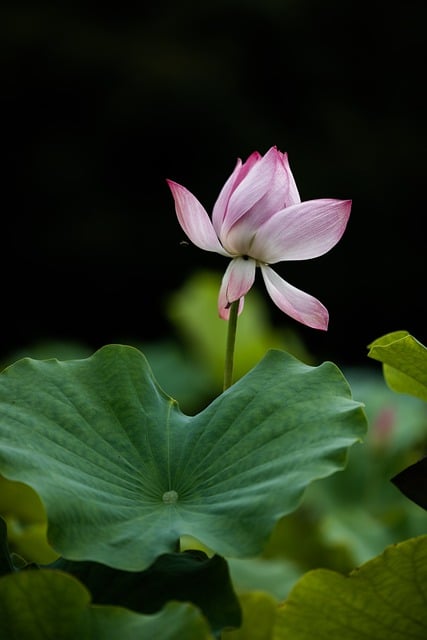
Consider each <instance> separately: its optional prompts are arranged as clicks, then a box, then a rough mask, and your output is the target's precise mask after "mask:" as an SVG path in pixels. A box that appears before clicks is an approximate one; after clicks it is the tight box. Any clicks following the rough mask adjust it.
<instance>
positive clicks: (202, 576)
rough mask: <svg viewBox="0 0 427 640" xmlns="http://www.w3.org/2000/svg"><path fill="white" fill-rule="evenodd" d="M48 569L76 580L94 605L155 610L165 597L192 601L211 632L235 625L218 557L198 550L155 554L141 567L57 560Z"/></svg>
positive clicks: (235, 605) (235, 606)
mask: <svg viewBox="0 0 427 640" xmlns="http://www.w3.org/2000/svg"><path fill="white" fill-rule="evenodd" d="M50 568H55V569H61V570H62V571H65V572H66V573H70V574H72V575H73V576H74V577H76V578H78V580H80V582H82V583H83V584H84V585H85V586H86V587H87V588H88V589H89V591H90V593H91V594H92V600H93V603H94V604H110V605H119V606H122V607H126V608H127V609H133V610H134V611H138V612H139V613H155V612H156V611H159V610H160V609H162V608H163V607H164V606H165V605H166V604H167V603H168V602H169V601H170V600H178V601H180V602H192V603H193V604H195V605H196V606H197V607H198V608H199V609H200V610H201V611H202V613H203V615H204V616H205V618H206V619H207V620H208V621H209V623H210V626H211V629H212V631H213V632H214V633H218V632H220V631H221V630H222V629H224V628H227V627H228V628H233V627H238V626H239V625H240V624H241V610H240V605H239V601H238V600H237V597H236V595H235V593H234V590H233V587H232V585H231V581H230V576H229V571H228V566H227V563H226V561H225V560H224V558H221V557H220V556H213V557H212V558H208V557H207V556H206V554H205V553H203V552H201V551H186V552H185V553H168V554H164V555H162V556H159V557H158V558H157V560H156V561H155V562H154V563H153V564H152V565H151V567H149V568H148V569H146V570H145V571H121V570H119V569H113V568H111V567H107V566H105V565H101V564H99V563H96V562H74V561H72V560H64V559H63V558H60V559H59V560H57V561H56V562H55V563H54V564H53V565H51V566H50Z"/></svg>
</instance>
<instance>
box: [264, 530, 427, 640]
mask: <svg viewBox="0 0 427 640" xmlns="http://www.w3.org/2000/svg"><path fill="white" fill-rule="evenodd" d="M426 602H427V536H420V537H418V538H411V539H410V540H406V541H405V542H401V543H399V544H396V545H393V546H390V547H387V549H386V550H385V551H384V553H383V554H381V555H380V556H378V557H376V558H374V559H373V560H370V561H369V562H367V563H366V564H364V565H362V566H361V567H360V568H359V569H357V570H355V571H353V572H352V573H351V574H350V575H349V577H344V576H343V575H341V574H339V573H334V572H333V571H329V570H326V569H317V570H314V571H310V572H309V573H307V574H305V575H304V576H303V577H302V578H301V579H300V580H299V581H298V582H297V584H296V585H295V587H294V588H293V589H292V591H291V593H290V595H289V597H288V600H287V601H286V602H285V604H284V605H283V606H282V607H281V609H280V611H279V614H278V621H277V626H276V630H275V633H274V635H273V638H274V640H282V639H283V640H284V639H285V638H286V639H287V638H292V640H312V639H313V638H316V640H331V638H334V639H335V638H339V639H340V640H360V639H361V638H363V639H364V640H408V639H409V638H411V640H425V638H426V637H427V606H426Z"/></svg>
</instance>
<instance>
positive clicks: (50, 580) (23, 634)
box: [0, 569, 213, 640]
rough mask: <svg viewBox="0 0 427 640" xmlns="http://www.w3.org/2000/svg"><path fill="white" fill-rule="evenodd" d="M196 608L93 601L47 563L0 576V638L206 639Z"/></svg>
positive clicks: (68, 578)
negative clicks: (152, 609) (131, 607)
mask: <svg viewBox="0 0 427 640" xmlns="http://www.w3.org/2000/svg"><path fill="white" fill-rule="evenodd" d="M212 637H213V636H212V635H211V633H210V631H209V627H208V625H207V622H206V621H205V620H204V618H203V617H202V615H201V613H200V612H199V611H198V610H197V609H196V608H195V607H193V605H191V604H188V603H185V604H183V603H179V604H178V603H176V602H174V603H170V604H168V605H167V606H166V607H165V608H164V609H163V610H162V611H160V612H158V613H156V614H154V615H151V616H147V615H142V614H139V613H135V612H133V611H128V610H127V609H123V608H121V607H107V606H99V605H98V606H93V605H91V603H90V594H89V592H88V591H87V589H86V588H85V587H84V586H83V585H82V584H81V583H80V582H79V581H78V580H76V579H75V578H74V577H72V576H70V575H68V574H66V573H62V572H61V571H54V570H49V569H42V570H40V571H21V572H18V573H15V574H11V575H8V576H4V577H2V578H0V638H4V639H5V640H6V638H7V639H9V638H17V639H18V638H19V640H59V639H60V640H76V639H77V638H78V640H117V638H120V640H135V639H136V638H141V640H142V639H144V638H147V639H148V638H150V639H151V638H161V639H162V640H182V638H185V639H186V640H208V639H210V638H212Z"/></svg>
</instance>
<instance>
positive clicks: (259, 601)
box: [221, 591, 278, 640]
mask: <svg viewBox="0 0 427 640" xmlns="http://www.w3.org/2000/svg"><path fill="white" fill-rule="evenodd" d="M241 604H242V609H243V624H242V626H241V627H240V628H239V629H235V630H234V629H233V630H231V631H224V632H223V634H222V636H221V640H271V638H272V633H273V628H274V623H275V621H276V616H277V610H278V609H277V601H276V600H275V598H274V597H273V596H271V595H270V594H268V593H263V592H262V591H251V592H249V593H244V594H242V596H241Z"/></svg>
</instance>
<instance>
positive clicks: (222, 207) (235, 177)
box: [212, 151, 261, 237]
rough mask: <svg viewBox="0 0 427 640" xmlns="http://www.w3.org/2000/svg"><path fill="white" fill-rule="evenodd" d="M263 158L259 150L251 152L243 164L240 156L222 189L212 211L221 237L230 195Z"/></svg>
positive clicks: (216, 229)
mask: <svg viewBox="0 0 427 640" xmlns="http://www.w3.org/2000/svg"><path fill="white" fill-rule="evenodd" d="M260 158H261V154H260V153H258V151H254V152H253V153H251V155H250V156H249V158H248V159H247V160H246V161H245V162H244V163H243V164H242V161H241V159H240V158H238V160H237V163H236V166H235V168H234V171H233V173H232V174H231V176H230V177H229V178H228V180H227V182H226V183H225V185H224V186H223V188H222V189H221V192H220V194H219V196H218V198H217V200H216V202H215V204H214V208H213V212H212V224H213V226H214V229H215V231H216V232H217V235H218V237H219V235H220V232H221V226H222V223H223V221H224V217H225V215H226V213H227V208H228V202H229V200H230V196H231V194H232V193H233V191H234V190H235V189H236V187H237V186H238V185H239V184H240V183H241V181H242V180H243V178H245V177H246V175H247V174H248V173H249V171H250V170H251V168H252V167H253V165H254V164H256V163H257V162H258V161H259V160H260Z"/></svg>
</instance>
